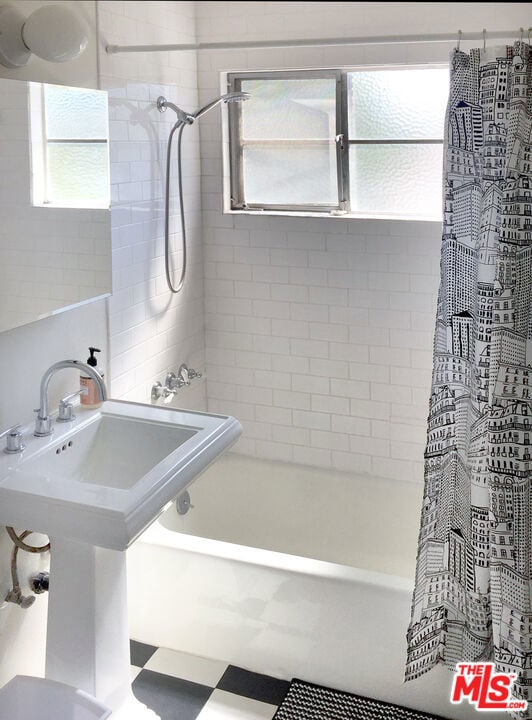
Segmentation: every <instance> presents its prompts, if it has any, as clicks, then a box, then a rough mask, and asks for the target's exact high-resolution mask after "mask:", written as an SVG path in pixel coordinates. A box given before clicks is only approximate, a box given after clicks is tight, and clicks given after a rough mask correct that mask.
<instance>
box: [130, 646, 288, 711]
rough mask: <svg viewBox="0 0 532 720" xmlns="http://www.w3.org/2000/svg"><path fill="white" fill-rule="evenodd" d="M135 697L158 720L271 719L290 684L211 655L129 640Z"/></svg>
mask: <svg viewBox="0 0 532 720" xmlns="http://www.w3.org/2000/svg"><path fill="white" fill-rule="evenodd" d="M131 672H132V677H133V692H134V694H135V695H136V697H137V698H138V699H139V700H140V701H141V702H143V703H144V704H145V705H147V706H148V707H149V708H151V709H152V710H154V711H155V712H156V713H157V714H158V715H160V717H161V720H196V719H197V720H271V719H272V718H273V716H274V714H275V711H276V710H277V707H278V706H279V705H280V703H281V701H282V700H283V698H284V696H285V695H286V692H287V691H288V687H289V685H290V683H289V681H287V680H279V679H277V678H273V677H270V676H269V675H260V674H258V673H254V672H250V671H249V670H243V669H242V668H239V667H235V666H234V665H227V664H226V663H223V662H218V661H215V660H207V659H206V658H201V657H196V656H195V655H187V654H185V653H181V652H176V651H174V650H167V649H165V648H157V647H154V646H152V645H145V644H144V643H139V642H135V641H131Z"/></svg>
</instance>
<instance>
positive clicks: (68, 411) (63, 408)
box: [57, 387, 89, 422]
mask: <svg viewBox="0 0 532 720" xmlns="http://www.w3.org/2000/svg"><path fill="white" fill-rule="evenodd" d="M88 392H89V391H88V389H87V388H86V387H84V388H81V389H80V390H76V392H73V393H71V394H70V395H67V396H66V397H64V398H62V399H61V400H60V401H59V414H58V416H57V422H70V421H71V420H74V419H75V417H76V416H75V415H74V406H73V405H72V402H71V400H73V399H74V398H75V397H78V395H86V394H87V393H88Z"/></svg>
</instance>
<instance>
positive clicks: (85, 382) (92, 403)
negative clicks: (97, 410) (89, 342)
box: [80, 347, 103, 408]
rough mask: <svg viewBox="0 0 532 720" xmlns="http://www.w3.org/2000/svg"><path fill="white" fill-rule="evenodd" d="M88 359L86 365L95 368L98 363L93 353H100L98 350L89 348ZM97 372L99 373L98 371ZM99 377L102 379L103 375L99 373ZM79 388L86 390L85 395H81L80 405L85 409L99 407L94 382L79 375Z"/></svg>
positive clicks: (99, 402)
mask: <svg viewBox="0 0 532 720" xmlns="http://www.w3.org/2000/svg"><path fill="white" fill-rule="evenodd" d="M89 352H90V357H89V358H88V359H87V365H90V366H91V367H93V368H95V367H96V366H97V364H98V361H97V360H96V357H95V355H94V353H97V352H101V350H100V349H99V348H95V347H90V348H89ZM98 372H100V371H99V370H98ZM100 375H101V376H102V378H103V373H102V372H100ZM80 387H81V389H82V390H83V389H84V388H85V389H86V393H84V394H83V395H81V398H80V402H81V404H82V405H84V406H85V407H87V408H91V407H98V406H99V405H101V404H102V403H101V401H100V400H99V393H98V388H97V387H96V381H95V380H93V379H92V378H91V377H89V376H88V375H81V377H80Z"/></svg>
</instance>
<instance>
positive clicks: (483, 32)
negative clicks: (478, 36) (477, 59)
mask: <svg viewBox="0 0 532 720" xmlns="http://www.w3.org/2000/svg"><path fill="white" fill-rule="evenodd" d="M486 35H487V32H486V28H484V29H483V30H482V39H483V46H482V52H486Z"/></svg>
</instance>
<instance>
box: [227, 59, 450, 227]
mask: <svg viewBox="0 0 532 720" xmlns="http://www.w3.org/2000/svg"><path fill="white" fill-rule="evenodd" d="M447 68H448V65H445V64H443V63H437V64H430V65H427V64H408V65H386V66H361V67H346V68H327V69H324V70H269V71H261V72H255V71H249V72H248V71H242V72H232V73H228V74H227V91H228V92H240V91H241V89H242V81H243V80H262V79H263V80H268V79H271V80H274V79H279V78H285V79H313V78H330V77H334V78H336V83H337V85H336V137H335V139H334V141H335V142H336V149H337V152H336V159H337V160H336V162H337V177H338V202H337V204H335V205H326V204H323V205H303V204H301V205H299V204H298V205H295V204H290V205H273V204H267V203H261V204H258V203H255V204H253V203H247V202H246V200H245V192H244V182H243V162H242V155H243V153H242V148H243V142H242V140H241V117H242V114H241V113H242V103H229V104H228V111H229V112H228V116H229V182H230V202H229V208H228V209H229V212H246V211H249V212H260V211H266V212H272V213H274V214H275V213H283V214H284V213H287V214H293V215H298V214H309V213H312V214H314V213H316V214H321V215H332V216H336V215H341V216H345V215H348V216H350V217H353V218H384V219H395V218H394V217H393V216H390V215H387V214H384V213H383V214H382V215H377V214H368V213H364V212H358V211H352V209H351V205H350V194H351V193H350V190H351V188H350V177H349V149H350V147H351V146H355V145H443V134H442V137H441V138H408V139H404V138H402V139H393V138H386V139H382V140H381V139H372V140H360V139H351V138H350V137H349V107H348V93H347V87H348V75H349V74H350V73H354V72H370V71H372V70H374V71H377V70H406V69H412V70H421V69H426V70H438V69H447ZM300 142H302V141H300ZM397 219H400V220H416V219H427V218H417V217H416V216H412V217H399V218H397Z"/></svg>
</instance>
